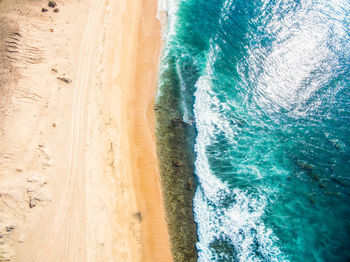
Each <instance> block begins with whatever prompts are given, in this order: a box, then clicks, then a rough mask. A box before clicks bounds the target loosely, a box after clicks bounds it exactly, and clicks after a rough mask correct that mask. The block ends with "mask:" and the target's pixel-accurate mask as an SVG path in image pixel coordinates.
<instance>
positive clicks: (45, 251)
mask: <svg viewBox="0 0 350 262" xmlns="http://www.w3.org/2000/svg"><path fill="white" fill-rule="evenodd" d="M57 3H58V8H59V12H57V13H53V12H52V10H51V9H50V8H48V9H49V11H45V12H42V11H41V9H42V8H44V7H45V6H47V1H40V2H38V3H35V4H28V3H25V4H23V5H20V3H19V4H17V5H16V6H11V3H10V1H5V2H4V1H2V2H1V4H0V7H2V8H4V7H6V8H7V9H9V10H10V12H8V13H9V15H7V14H3V16H4V17H5V18H4V19H5V20H6V19H10V18H11V19H12V20H11V19H10V20H11V21H10V22H11V23H13V24H14V26H13V27H9V28H10V29H9V30H8V31H6V30H5V31H6V32H5V33H4V34H5V35H4V38H3V39H5V40H6V41H7V40H8V41H12V40H9V39H12V38H13V37H15V38H16V39H17V38H19V37H20V38H21V39H23V44H22V43H20V44H18V48H19V52H18V53H10V56H12V58H13V61H9V65H6V67H5V69H6V70H7V71H6V70H5V71H1V72H0V73H1V77H2V79H9V78H11V77H12V78H13V79H14V80H12V79H9V81H8V82H6V84H4V86H1V89H2V90H1V92H2V94H4V96H3V97H2V101H1V102H2V108H1V109H2V110H1V112H2V113H3V114H4V115H3V116H1V123H0V126H1V128H2V130H4V131H5V132H3V133H2V136H1V140H2V143H1V147H0V150H1V155H2V156H3V157H1V159H0V160H1V161H0V171H1V172H2V173H3V174H4V175H2V176H1V177H0V196H1V200H2V201H1V203H0V215H1V219H2V223H1V225H0V226H1V228H0V230H1V232H0V233H1V234H2V235H3V236H4V239H3V241H2V242H1V243H0V245H1V250H0V257H1V259H9V261H23V260H26V261H47V260H51V261H54V260H55V261H56V260H57V261H106V260H108V261H110V260H111V261H113V260H114V259H115V258H116V257H117V258H118V261H172V254H171V251H170V244H169V235H168V231H167V223H166V217H165V211H164V204H163V196H162V186H161V183H160V179H159V174H158V170H157V157H156V156H157V154H156V140H155V134H154V133H155V131H154V130H155V126H154V125H155V122H154V112H153V106H154V97H155V93H156V87H157V76H158V62H159V54H160V49H161V33H160V22H159V21H158V20H157V19H156V12H157V6H158V3H157V1H154V0H152V1H139V0H132V1H128V2H118V1H115V0H109V1H107V0H106V1H98V0H84V1H79V3H76V2H74V1H57ZM7 9H3V10H1V11H4V10H7ZM72 10H79V12H78V15H77V14H75V12H71V11H72ZM0 18H1V19H2V17H0ZM6 21H7V20H6ZM14 21H16V23H17V22H18V23H17V24H15V23H14ZM14 34H18V35H14ZM18 36H19V37H18ZM21 39H20V40H21ZM24 39H25V40H24ZM15 41H17V40H15ZM28 48H30V49H28ZM9 50H10V49H9V47H7V49H6V48H5V49H4V52H3V53H4V56H6V55H8V54H9V52H10V51H11V50H10V51H9ZM28 50H34V51H35V52H34V53H33V54H30V55H32V56H30V57H29V58H30V59H31V60H28V61H29V62H31V61H34V60H35V59H36V60H35V63H29V62H26V61H27V60H25V59H29V58H27V57H23V56H22V55H21V54H22V53H23V54H24V53H25V52H27V53H28ZM22 51H23V52H22ZM3 61H5V62H7V61H8V60H6V59H4V60H3ZM59 77H60V78H62V79H64V78H66V79H68V80H69V81H68V82H69V83H68V82H67V83H65V82H64V81H63V80H62V81H61V80H59V79H58V78H59ZM70 81H71V82H70ZM11 90H12V91H11ZM6 91H8V93H6ZM10 91H11V92H10ZM28 97H29V98H28ZM9 145H11V146H9ZM19 160H20V161H19ZM14 176H15V177H16V178H15V179H14ZM34 201H35V202H34ZM9 228H10V229H9ZM3 231H4V232H3ZM3 233H4V234H3ZM42 247H45V248H42Z"/></svg>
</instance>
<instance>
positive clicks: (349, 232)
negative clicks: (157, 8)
mask: <svg viewBox="0 0 350 262" xmlns="http://www.w3.org/2000/svg"><path fill="white" fill-rule="evenodd" d="M167 5H168V6H167V12H168V23H167V28H166V31H165V34H166V36H165V37H166V41H165V45H164V54H163V66H166V61H165V63H164V59H166V58H169V57H172V58H174V61H175V63H176V73H177V77H178V78H179V79H180V81H177V82H176V83H179V84H180V85H181V94H180V95H181V100H182V104H181V107H182V110H183V120H184V121H185V122H187V123H189V124H191V125H193V126H194V127H195V128H196V131H197V132H196V137H195V144H194V150H195V153H196V159H195V174H196V177H197V179H198V187H197V191H196V194H195V197H194V200H193V201H194V214H195V220H196V223H197V227H198V239H199V241H198V243H197V250H198V254H199V259H198V261H243V262H246V261H349V260H350V41H349V40H350V27H349V26H350V17H349V15H350V1H348V0H328V1H325V0H320V1H313V0H305V1H302V0H300V1H288V0H280V1H277V0H276V1H268V0H266V1H258V0H257V1H253V0H251V1H238V0H205V1H204V0H186V1H185V0H169V1H168V2H167ZM161 81H171V79H161Z"/></svg>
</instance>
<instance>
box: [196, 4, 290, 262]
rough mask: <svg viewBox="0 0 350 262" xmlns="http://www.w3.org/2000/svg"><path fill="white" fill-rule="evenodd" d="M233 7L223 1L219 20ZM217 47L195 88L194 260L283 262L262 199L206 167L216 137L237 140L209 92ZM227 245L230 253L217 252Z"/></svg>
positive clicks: (220, 106)
mask: <svg viewBox="0 0 350 262" xmlns="http://www.w3.org/2000/svg"><path fill="white" fill-rule="evenodd" d="M232 3H233V1H229V0H227V1H225V3H224V4H223V8H222V10H221V16H220V21H221V20H222V19H226V18H227V17H228V15H229V11H230V10H231V9H232V8H233V6H232V5H233V4H232ZM215 42H216V39H213V40H212V41H211V42H210V49H209V51H208V55H207V64H206V67H205V70H204V72H203V74H202V76H201V77H200V78H199V79H198V81H197V83H196V92H195V104H194V114H195V120H196V127H197V131H198V135H197V138H196V144H195V152H196V156H197V157H196V161H195V169H196V175H197V177H198V180H199V187H198V189H197V191H196V193H195V197H194V213H195V220H196V222H197V230H198V237H199V242H198V243H197V249H198V256H199V260H198V261H203V262H204V261H205V262H207V261H217V260H218V259H225V261H236V260H238V261H242V262H248V261H286V260H285V259H284V257H283V254H282V252H281V251H280V250H279V248H278V246H277V245H276V241H277V238H276V236H274V234H273V232H272V230H271V229H269V228H267V227H266V225H264V223H263V219H262V218H263V215H264V210H265V207H266V200H265V198H264V196H263V194H260V195H259V196H258V195H255V196H253V195H250V194H249V193H247V192H244V191H242V190H240V189H238V188H235V189H229V187H228V186H227V184H225V183H224V182H223V181H221V180H220V179H219V178H218V177H216V176H215V175H214V174H213V172H212V170H211V167H210V164H209V160H208V157H207V154H206V149H207V147H208V146H210V145H211V144H212V143H213V141H215V139H216V137H217V135H218V134H221V135H224V137H225V139H226V140H227V141H228V142H229V143H230V144H231V145H234V144H235V143H236V142H235V139H234V138H235V136H237V133H236V131H235V130H236V129H235V126H234V125H232V122H230V121H229V120H228V119H227V118H226V117H225V114H223V112H222V108H225V105H223V103H224V102H222V101H220V100H219V98H218V97H217V96H216V94H215V92H214V91H213V89H212V88H213V85H214V83H213V75H214V73H215V72H214V66H215V63H216V59H217V57H218V53H219V52H220V51H221V50H220V47H219V46H218V45H217V44H216V43H215ZM257 172H258V171H257ZM227 200H228V201H227ZM215 244H217V246H216V248H215V250H213V246H215ZM225 245H226V246H227V249H226V252H228V254H225V253H224V252H223V253H220V251H219V249H220V247H221V248H224V246H225ZM232 256H234V257H232ZM235 259H236V260H235ZM220 261H222V260H220Z"/></svg>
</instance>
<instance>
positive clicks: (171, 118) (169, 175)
mask: <svg viewBox="0 0 350 262" xmlns="http://www.w3.org/2000/svg"><path fill="white" fill-rule="evenodd" d="M163 62H165V63H167V66H166V68H165V69H163V71H162V72H161V75H160V77H161V79H162V81H160V85H159V92H160V95H159V96H158V99H157V101H156V105H155V111H156V135H157V143H158V156H159V163H160V170H161V171H160V173H161V180H162V184H163V190H164V192H163V194H164V200H165V207H166V211H167V222H168V228H169V234H170V241H171V245H172V253H173V257H174V261H175V262H195V261H197V250H196V247H195V245H196V242H197V231H196V224H195V222H194V217H193V196H194V192H195V177H194V166H193V160H194V153H193V142H194V141H193V139H194V132H195V130H194V127H193V126H191V125H189V124H188V123H185V122H183V120H182V119H183V113H182V109H181V106H180V102H181V101H180V100H181V93H180V82H179V77H178V75H177V72H176V67H175V63H174V59H173V58H172V57H164V58H163ZM163 68H164V67H163Z"/></svg>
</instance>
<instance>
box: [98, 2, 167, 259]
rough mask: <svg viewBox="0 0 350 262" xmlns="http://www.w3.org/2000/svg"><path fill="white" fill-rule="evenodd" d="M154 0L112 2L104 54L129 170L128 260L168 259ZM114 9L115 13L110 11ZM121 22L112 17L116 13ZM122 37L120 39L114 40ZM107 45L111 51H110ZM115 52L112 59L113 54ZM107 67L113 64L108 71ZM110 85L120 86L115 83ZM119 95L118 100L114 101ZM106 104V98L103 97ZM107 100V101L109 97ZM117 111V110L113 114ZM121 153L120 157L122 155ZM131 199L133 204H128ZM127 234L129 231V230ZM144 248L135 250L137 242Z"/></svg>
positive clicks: (124, 161)
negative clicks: (157, 132)
mask: <svg viewBox="0 0 350 262" xmlns="http://www.w3.org/2000/svg"><path fill="white" fill-rule="evenodd" d="M157 5H158V3H157V1H154V0H153V1H130V2H129V3H128V4H126V5H125V6H124V7H122V8H120V6H119V8H113V6H112V7H111V10H113V11H112V14H111V16H110V17H113V18H112V22H110V23H111V24H116V25H118V24H121V25H122V27H121V28H119V29H118V26H117V27H114V28H113V29H112V30H111V31H110V32H107V35H108V34H110V35H109V37H108V38H109V39H111V40H110V43H109V44H107V45H106V48H107V50H106V51H105V52H104V53H105V54H111V53H112V52H113V50H119V52H118V51H117V53H119V54H122V55H121V56H120V57H119V58H116V57H118V54H116V55H113V56H109V55H108V57H107V58H106V63H107V65H108V66H106V70H105V72H104V75H105V79H106V81H109V84H107V85H109V86H110V88H111V89H110V90H111V92H107V93H106V94H107V96H106V97H105V99H106V101H107V100H109V101H110V102H109V103H110V109H109V113H110V115H111V116H112V117H111V119H112V122H113V119H114V120H116V122H115V129H116V130H118V129H119V132H120V134H119V137H118V138H117V139H118V140H119V143H117V144H120V148H119V153H120V154H119V155H120V157H119V156H118V157H119V160H118V161H119V164H121V165H122V166H123V167H122V168H121V167H119V169H122V170H120V171H119V172H121V173H120V175H121V176H122V175H123V173H129V174H131V175H132V177H131V178H130V179H129V181H126V183H128V185H129V186H128V188H129V189H130V192H134V194H135V196H130V200H129V205H130V206H129V209H130V210H129V214H128V216H129V220H131V221H135V222H132V225H133V227H134V230H135V231H134V230H132V231H134V232H131V236H130V238H131V239H132V242H134V243H136V244H134V248H133V249H134V251H133V253H134V255H133V257H134V259H135V260H134V259H132V261H171V260H172V255H171V251H170V244H169V236H168V232H167V225H166V218H165V211H164V204H163V196H162V189H161V184H160V179H159V174H158V170H157V158H156V141H155V134H154V124H155V122H154V112H153V105H154V97H155V92H156V87H157V76H158V59H159V53H160V49H161V35H160V22H159V21H158V20H157V19H156V12H157ZM113 12H114V13H113ZM120 18H121V20H122V21H121V22H117V21H116V23H113V20H115V19H120ZM120 37H121V38H122V39H123V41H122V42H118V41H117V40H118V39H120ZM108 50H109V51H108ZM113 57H114V58H116V59H113ZM107 68H109V69H111V70H110V71H109V72H108V70H107ZM113 87H118V88H117V89H114V91H113ZM116 101H117V102H116ZM103 104H106V103H103ZM107 104H108V103H107ZM114 114H115V115H114ZM122 156H124V157H122ZM132 202H134V204H131V203H132ZM129 234H130V232H129ZM140 242H141V243H142V250H141V251H140V250H138V249H139V247H137V245H138V243H140ZM136 257H137V258H136Z"/></svg>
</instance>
